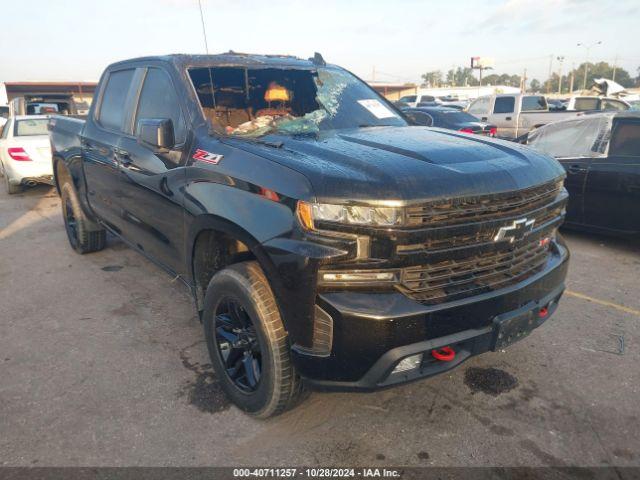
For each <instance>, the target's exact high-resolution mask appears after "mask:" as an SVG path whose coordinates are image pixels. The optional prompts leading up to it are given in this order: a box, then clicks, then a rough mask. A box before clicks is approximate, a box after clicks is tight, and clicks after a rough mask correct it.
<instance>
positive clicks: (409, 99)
mask: <svg viewBox="0 0 640 480" xmlns="http://www.w3.org/2000/svg"><path fill="white" fill-rule="evenodd" d="M398 101H399V102H402V103H404V104H406V105H408V106H410V107H417V106H418V105H420V104H421V103H426V104H428V105H436V104H437V102H436V97H435V96H433V95H405V96H404V97H401V98H400V100H398Z"/></svg>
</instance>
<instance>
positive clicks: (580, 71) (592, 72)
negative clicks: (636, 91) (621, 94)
mask: <svg viewBox="0 0 640 480" xmlns="http://www.w3.org/2000/svg"><path fill="white" fill-rule="evenodd" d="M587 66H588V72H587V88H591V85H593V80H594V79H595V78H608V79H612V78H613V66H612V65H609V64H608V63H607V62H598V63H591V62H589V63H588V64H587ZM584 67H585V64H584V63H582V64H580V66H579V67H578V68H576V69H575V70H573V74H574V75H575V78H574V81H573V88H574V90H580V89H582V85H583V84H584V70H585V68H584ZM615 81H616V83H619V84H620V85H622V86H623V87H632V86H633V84H634V82H633V79H632V78H631V75H629V72H627V71H626V70H625V69H624V68H620V67H617V68H616V78H615Z"/></svg>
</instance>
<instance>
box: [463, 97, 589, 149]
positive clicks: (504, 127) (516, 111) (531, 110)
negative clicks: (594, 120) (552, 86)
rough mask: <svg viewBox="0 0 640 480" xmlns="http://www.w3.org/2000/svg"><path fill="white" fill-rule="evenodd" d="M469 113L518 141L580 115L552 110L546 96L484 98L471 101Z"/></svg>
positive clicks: (499, 132) (503, 134)
mask: <svg viewBox="0 0 640 480" xmlns="http://www.w3.org/2000/svg"><path fill="white" fill-rule="evenodd" d="M467 112H469V113H470V114H471V115H474V116H476V117H478V118H479V119H480V120H481V121H483V122H489V123H491V124H493V125H496V126H497V127H498V135H497V136H498V137H500V138H506V139H515V138H517V137H520V136H521V135H524V134H525V133H527V132H528V131H529V130H531V129H533V128H538V127H540V126H542V125H545V124H547V123H551V122H557V121H558V120H563V119H565V118H568V117H573V116H576V115H579V114H580V113H579V112H566V111H550V110H549V105H548V104H547V99H546V98H545V97H544V95H530V94H500V95H488V96H485V97H480V98H478V99H476V100H475V101H473V102H471V104H470V105H469V108H467Z"/></svg>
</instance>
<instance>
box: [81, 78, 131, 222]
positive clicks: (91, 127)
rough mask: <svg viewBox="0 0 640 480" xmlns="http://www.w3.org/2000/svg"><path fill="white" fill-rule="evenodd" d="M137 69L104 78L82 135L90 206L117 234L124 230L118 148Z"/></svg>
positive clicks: (127, 114) (129, 105) (127, 115)
mask: <svg viewBox="0 0 640 480" xmlns="http://www.w3.org/2000/svg"><path fill="white" fill-rule="evenodd" d="M135 74H136V69H135V68H128V69H123V70H112V71H110V72H107V73H106V74H105V75H106V77H105V78H104V80H103V83H104V87H103V88H101V92H100V99H99V104H98V107H97V109H96V110H95V112H94V114H93V115H94V117H93V118H92V119H88V120H87V123H86V125H85V128H84V131H83V135H82V157H83V160H84V172H85V176H86V180H87V195H88V201H89V205H90V206H91V208H92V209H93V210H94V211H95V213H96V214H97V215H98V217H99V218H100V219H102V220H103V221H104V222H105V223H107V224H108V225H109V226H110V227H111V228H112V229H113V230H115V231H116V232H118V233H121V232H122V224H123V221H122V216H121V214H120V211H121V206H120V197H121V196H122V188H121V187H122V181H121V179H120V175H121V174H120V162H119V159H118V157H117V155H116V148H117V146H118V143H119V141H120V138H121V137H122V134H123V131H124V127H125V120H126V119H127V117H130V113H129V110H130V108H131V97H132V95H133V93H132V85H133V83H134V76H135Z"/></svg>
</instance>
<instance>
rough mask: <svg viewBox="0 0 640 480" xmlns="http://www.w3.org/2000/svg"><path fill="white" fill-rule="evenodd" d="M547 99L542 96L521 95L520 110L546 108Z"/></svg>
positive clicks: (533, 110) (532, 110) (530, 110)
mask: <svg viewBox="0 0 640 480" xmlns="http://www.w3.org/2000/svg"><path fill="white" fill-rule="evenodd" d="M546 109H547V100H546V99H545V98H544V97H543V96H538V95H535V96H527V97H522V111H523V112H535V111H536V110H546Z"/></svg>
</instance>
